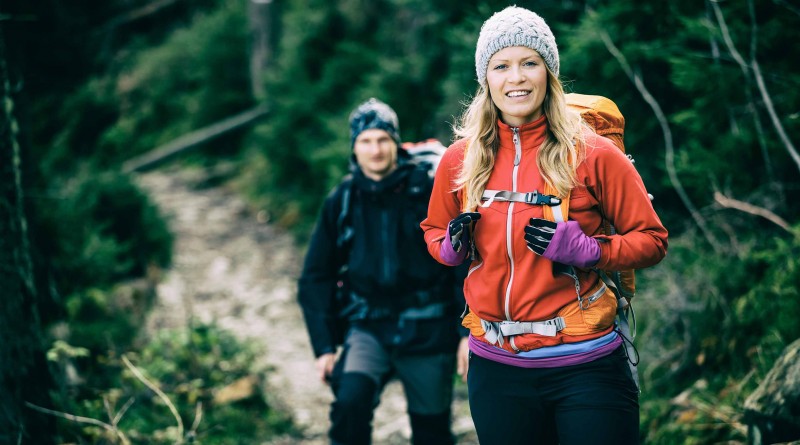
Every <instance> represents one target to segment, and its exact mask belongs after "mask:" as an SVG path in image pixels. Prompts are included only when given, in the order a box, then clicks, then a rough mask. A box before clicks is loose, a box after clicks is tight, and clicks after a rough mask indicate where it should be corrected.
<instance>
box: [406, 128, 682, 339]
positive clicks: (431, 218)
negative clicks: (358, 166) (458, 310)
mask: <svg viewBox="0 0 800 445" xmlns="http://www.w3.org/2000/svg"><path fill="white" fill-rule="evenodd" d="M498 125H499V127H500V128H499V135H500V148H499V150H498V153H497V156H496V159H495V165H494V169H493V170H492V174H491V176H490V178H489V182H488V184H487V187H486V188H487V189H492V190H511V191H518V192H532V191H534V190H537V191H539V192H543V191H544V188H545V184H544V180H543V179H542V176H541V174H540V172H539V169H538V167H537V165H536V155H537V152H538V150H539V147H540V146H541V144H542V142H543V141H544V137H545V131H546V129H547V120H546V118H544V117H542V118H540V119H538V120H536V121H534V122H531V123H529V124H526V125H524V126H522V127H519V128H518V129H517V131H518V133H519V136H520V145H521V153H520V154H519V155H520V156H521V157H520V162H519V165H518V166H517V170H516V173H515V171H514V159H515V157H516V156H518V154H517V153H516V148H515V145H514V142H513V139H512V138H513V129H512V128H511V127H509V126H508V125H506V124H504V123H502V122H498ZM585 146H586V153H585V158H584V159H583V161H582V162H581V163H580V165H579V166H578V168H577V170H576V172H577V178H578V182H579V184H580V185H579V186H577V187H575V188H573V190H572V193H571V195H570V202H569V218H570V219H573V220H575V221H577V222H578V223H579V224H580V226H581V228H582V229H583V231H584V232H585V233H586V234H587V235H590V236H595V237H596V238H598V239H602V242H601V243H600V247H601V255H600V261H599V262H598V264H597V267H598V268H601V269H608V270H626V269H641V268H645V267H649V266H652V265H654V264H656V263H658V262H659V261H661V259H662V258H664V256H665V255H666V251H667V230H666V229H665V228H664V226H663V225H662V224H661V221H660V220H659V218H658V215H656V213H655V211H654V209H653V206H652V204H651V202H650V199H649V197H648V194H647V191H646V190H645V187H644V184H643V182H642V179H641V177H640V176H639V174H638V172H637V171H636V169H635V168H634V167H633V165H632V163H631V161H630V160H629V159H628V158H627V157H626V156H625V154H624V153H622V152H621V151H620V150H619V149H618V148H617V147H616V146H615V145H614V144H613V143H612V142H611V141H610V140H608V139H606V138H603V137H600V136H597V135H594V134H590V135H588V136H587V138H586V144H585ZM465 148H466V141H465V140H460V141H457V142H455V143H454V144H453V145H451V146H450V147H449V148H448V150H447V152H446V153H445V154H444V156H443V158H442V160H441V163H440V164H439V168H438V170H437V172H436V179H435V182H434V186H433V193H432V194H431V200H430V204H429V206H428V217H427V218H426V219H425V220H424V221H422V223H421V227H422V229H423V230H424V231H425V241H426V242H427V244H428V251H429V252H430V253H431V255H432V256H433V257H434V258H436V259H437V260H438V261H440V262H442V259H441V257H440V256H439V255H440V254H439V252H440V246H441V243H442V241H443V240H444V237H445V234H446V230H447V226H448V223H449V222H450V220H452V219H453V218H455V217H456V216H457V215H458V214H459V213H460V212H461V199H460V198H461V193H460V192H454V191H453V190H455V189H456V185H455V179H456V177H457V176H458V173H459V172H460V170H461V168H462V163H463V159H464V150H465ZM515 184H516V186H515ZM601 209H602V213H601ZM478 211H479V212H480V213H481V219H480V220H478V221H477V222H476V224H475V230H474V239H475V246H476V248H477V252H478V259H477V260H475V261H473V263H472V264H471V265H470V272H469V275H468V276H467V279H466V280H465V282H464V292H465V296H466V300H467V304H468V305H469V308H470V311H471V312H474V313H475V314H476V315H477V316H478V317H480V318H482V319H484V320H488V321H502V320H511V321H541V320H547V319H551V318H553V317H555V316H556V313H557V312H558V311H559V309H561V308H563V307H564V306H566V305H568V304H570V303H574V302H575V301H576V293H575V281H574V280H573V279H572V278H570V277H569V276H566V275H563V274H559V275H557V276H555V275H554V274H553V263H552V262H551V261H550V260H548V259H546V258H544V257H541V256H539V255H536V254H535V253H533V252H531V251H530V250H529V249H528V248H527V245H526V243H525V239H524V236H525V232H524V227H525V226H526V225H527V223H528V221H529V219H530V218H542V216H543V215H542V213H543V212H542V207H541V206H532V205H527V204H524V203H509V202H493V203H492V204H491V205H489V206H488V207H479V208H478ZM603 214H604V215H605V216H606V218H608V219H609V220H610V221H611V223H612V224H613V225H614V227H615V228H616V230H617V233H618V234H616V235H611V236H605V235H602V234H601V233H602V220H603V218H602V215H603ZM577 272H578V278H579V280H580V284H581V289H582V293H583V292H586V291H588V290H589V289H591V288H592V287H594V286H595V285H596V284H597V281H598V279H599V278H598V276H597V274H595V273H593V272H591V271H589V270H580V269H577ZM607 332H608V330H605V331H603V332H598V333H594V334H590V335H581V336H568V335H565V334H563V333H559V334H558V335H557V336H556V337H543V336H540V335H536V334H523V335H521V336H518V338H517V339H515V340H516V344H517V346H519V347H520V349H522V350H527V349H533V348H536V347H541V346H552V345H556V344H560V343H571V342H577V341H583V340H588V339H591V338H595V337H599V336H601V335H604V334H605V333H607Z"/></svg>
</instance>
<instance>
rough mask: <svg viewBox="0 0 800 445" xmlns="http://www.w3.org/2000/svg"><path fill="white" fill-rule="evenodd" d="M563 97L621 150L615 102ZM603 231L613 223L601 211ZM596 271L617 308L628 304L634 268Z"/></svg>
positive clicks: (610, 230)
mask: <svg viewBox="0 0 800 445" xmlns="http://www.w3.org/2000/svg"><path fill="white" fill-rule="evenodd" d="M566 99H567V106H568V107H570V108H572V109H573V110H575V111H577V112H579V113H580V114H581V117H582V118H583V120H584V121H585V122H586V123H587V124H589V126H590V127H592V129H594V132H595V133H597V134H598V135H600V136H604V137H606V138H608V139H610V140H611V142H613V143H614V145H616V146H617V148H619V149H620V150H621V151H622V152H623V153H625V144H624V142H623V136H624V132H625V117H624V116H622V113H621V112H620V111H619V108H617V104H615V103H614V102H613V101H612V100H611V99H608V98H605V97H603V96H592V95H586V94H576V93H570V94H567V95H566ZM628 159H630V160H631V162H633V158H632V157H631V156H630V155H628ZM548 189H549V187H547V188H545V191H544V193H545V194H555V193H554V191H553V190H548ZM561 203H562V204H561V208H562V215H568V214H569V213H568V212H569V196H567V197H566V198H565V199H563V200H562V201H561ZM601 204H602V203H601ZM544 211H545V219H549V220H551V221H555V219H554V218H553V215H552V209H551V208H550V207H548V206H544ZM603 233H604V234H605V235H613V234H615V233H616V230H615V229H614V226H613V225H612V224H611V222H610V221H609V220H608V219H607V218H606V217H605V215H603ZM599 272H600V274H601V276H602V277H603V281H606V285H608V286H609V287H611V288H612V290H614V293H615V294H617V300H618V301H617V303H618V304H619V305H620V308H621V309H625V308H627V307H628V305H630V302H631V299H633V297H634V296H635V295H636V275H635V273H634V271H633V270H622V271H612V270H605V271H599ZM603 275H605V276H603ZM609 281H610V282H609Z"/></svg>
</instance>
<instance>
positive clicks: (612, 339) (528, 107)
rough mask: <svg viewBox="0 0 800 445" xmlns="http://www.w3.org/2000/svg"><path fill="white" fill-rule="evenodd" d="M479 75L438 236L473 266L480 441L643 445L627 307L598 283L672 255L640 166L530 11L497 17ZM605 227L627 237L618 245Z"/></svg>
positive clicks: (436, 200)
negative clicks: (585, 100)
mask: <svg viewBox="0 0 800 445" xmlns="http://www.w3.org/2000/svg"><path fill="white" fill-rule="evenodd" d="M475 64H476V74H477V76H478V83H479V89H478V92H477V94H476V96H475V97H474V99H473V100H472V103H471V104H470V106H469V107H468V109H467V110H466V111H465V112H464V115H463V116H462V118H461V121H460V123H459V126H458V127H457V128H456V135H457V136H458V137H460V138H461V139H459V140H458V141H456V142H455V143H454V144H453V145H452V146H451V147H449V148H448V150H447V152H446V153H445V155H444V157H443V159H442V161H441V163H440V165H439V169H438V170H437V173H436V178H435V182H434V189H433V193H432V196H431V200H430V204H429V208H428V217H427V219H425V221H423V222H422V228H423V230H425V241H426V242H427V244H428V250H429V252H430V253H431V255H432V256H433V257H434V258H436V259H437V260H438V261H439V262H441V263H444V264H448V265H457V264H460V263H461V262H463V261H464V260H465V259H466V258H467V257H469V258H470V259H471V260H472V263H471V266H470V272H469V275H468V277H467V279H466V281H465V283H464V291H465V295H466V300H467V304H468V307H469V311H468V313H467V315H466V316H465V317H464V321H463V324H464V326H466V327H468V328H469V329H470V333H471V335H470V339H469V350H470V354H469V362H468V363H466V359H463V362H462V363H459V370H466V368H467V367H468V371H469V374H468V379H467V380H468V387H469V400H470V409H471V412H472V417H473V420H474V422H475V427H476V430H477V433H478V437H479V439H480V442H481V444H483V445H492V444H500V443H503V444H523V443H524V444H556V443H559V444H561V445H578V444H580V445H583V444H586V443H592V444H614V445H620V444H634V443H638V419H639V406H638V390H637V387H636V384H635V383H634V381H633V379H632V375H631V372H630V369H629V368H628V363H627V357H626V354H625V350H624V348H623V347H622V342H623V339H622V338H621V335H620V334H619V333H618V332H617V330H615V325H614V316H615V313H616V304H617V303H616V298H615V297H614V296H613V293H612V292H611V291H610V290H609V289H607V288H606V286H605V285H604V284H603V282H602V280H601V279H600V278H599V276H598V274H597V272H595V270H594V269H593V268H597V269H609V270H625V269H639V268H644V267H648V266H652V265H654V264H656V263H658V262H659V261H660V260H661V259H662V258H663V257H664V256H665V255H666V248H667V231H666V229H665V228H664V226H663V225H662V224H661V221H660V220H659V218H658V216H657V215H656V214H655V211H654V210H653V207H652V205H651V203H650V200H649V198H648V195H647V192H646V190H645V188H644V185H643V183H642V180H641V178H640V176H639V175H638V173H637V172H636V170H635V169H634V168H633V166H632V164H631V162H630V161H629V160H628V159H627V158H626V157H625V155H624V154H623V153H622V152H621V151H620V150H619V149H618V148H616V147H615V146H614V145H613V143H612V142H611V141H610V140H608V139H606V138H603V137H599V136H597V135H596V134H594V133H593V132H592V131H591V129H590V128H589V127H588V126H587V125H586V124H584V123H583V122H582V121H581V118H580V116H579V115H578V114H577V113H574V112H572V111H570V110H569V109H567V107H566V103H565V98H564V91H563V88H562V85H561V83H560V81H559V79H558V72H559V58H558V48H557V46H556V42H555V38H554V37H553V34H552V32H551V31H550V28H549V27H548V26H547V24H546V23H545V22H544V20H543V19H542V18H541V17H539V16H538V15H536V14H535V13H533V12H531V11H528V10H526V9H523V8H518V7H509V8H506V9H504V10H503V11H501V12H498V13H496V14H494V15H493V16H492V17H490V18H489V19H488V20H487V21H486V22H485V23H484V24H483V27H482V28H481V32H480V36H479V38H478V44H477V49H476V52H475ZM567 205H568V207H567ZM567 208H568V210H567V212H568V213H567V214H566V215H564V216H562V218H559V215H558V214H559V210H563V209H567ZM604 218H606V219H607V220H608V221H609V222H611V223H612V224H613V225H614V226H615V228H616V230H617V234H616V235H608V236H606V235H603V234H602V226H603V220H604Z"/></svg>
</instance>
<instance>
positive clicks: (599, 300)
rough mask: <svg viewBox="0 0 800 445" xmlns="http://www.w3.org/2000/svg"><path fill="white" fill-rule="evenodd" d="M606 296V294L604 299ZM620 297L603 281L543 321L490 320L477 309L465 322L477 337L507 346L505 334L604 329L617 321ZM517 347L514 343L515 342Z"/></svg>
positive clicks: (574, 333) (551, 334) (549, 334)
mask: <svg viewBox="0 0 800 445" xmlns="http://www.w3.org/2000/svg"><path fill="white" fill-rule="evenodd" d="M603 297H606V298H605V299H603ZM616 310H617V307H616V298H615V297H614V296H613V294H610V293H609V288H608V287H607V286H606V285H605V283H603V282H602V281H600V282H599V283H598V284H597V285H595V286H594V288H593V289H592V291H591V292H589V293H587V294H586V295H583V297H582V298H581V299H580V300H575V301H573V302H572V303H570V304H568V305H566V306H564V307H563V308H561V309H560V310H559V311H558V313H557V316H556V317H554V318H551V319H549V320H543V321H514V320H504V321H487V320H484V319H482V318H480V317H478V316H477V315H476V314H475V313H474V312H469V313H468V314H467V315H466V316H464V319H463V322H462V325H463V326H464V327H466V328H468V329H469V330H470V333H471V334H472V335H473V336H474V337H480V336H483V338H484V340H486V341H487V342H488V343H490V344H493V345H498V346H503V344H504V343H505V338H504V337H513V336H515V335H521V334H537V335H542V336H546V337H554V336H556V335H557V334H558V333H559V332H561V333H563V334H565V335H571V336H579V335H586V334H591V333H594V332H600V331H603V330H606V329H608V328H609V327H610V326H611V325H612V324H613V323H614V316H615V315H616ZM512 346H513V345H512Z"/></svg>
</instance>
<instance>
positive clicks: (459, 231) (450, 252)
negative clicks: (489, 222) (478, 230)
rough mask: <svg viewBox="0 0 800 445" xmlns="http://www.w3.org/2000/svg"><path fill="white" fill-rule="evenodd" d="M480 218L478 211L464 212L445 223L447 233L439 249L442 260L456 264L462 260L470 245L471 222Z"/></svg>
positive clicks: (449, 263) (452, 264)
mask: <svg viewBox="0 0 800 445" xmlns="http://www.w3.org/2000/svg"><path fill="white" fill-rule="evenodd" d="M479 219H481V214H480V213H478V212H465V213H462V214H460V215H458V216H456V217H455V218H453V220H452V221H450V223H449V224H448V225H447V234H446V235H445V240H444V241H443V242H442V247H441V250H440V251H439V253H440V255H441V258H442V262H444V263H445V264H447V265H450V266H458V265H459V264H461V263H462V262H463V261H464V258H466V256H467V252H468V251H469V250H470V246H471V245H472V224H473V223H474V222H475V221H477V220H479Z"/></svg>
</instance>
